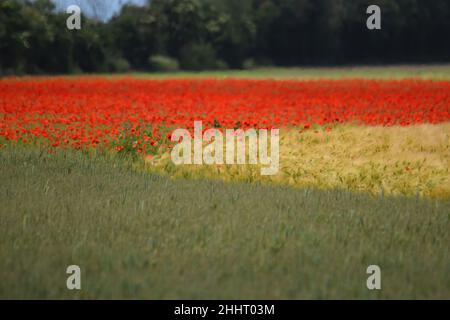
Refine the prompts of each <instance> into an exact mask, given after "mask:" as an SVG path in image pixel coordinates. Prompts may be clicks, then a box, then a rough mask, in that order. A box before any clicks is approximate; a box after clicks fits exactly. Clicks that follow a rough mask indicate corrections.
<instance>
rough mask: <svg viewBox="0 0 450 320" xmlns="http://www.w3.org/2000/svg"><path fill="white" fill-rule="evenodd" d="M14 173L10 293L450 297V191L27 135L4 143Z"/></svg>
mask: <svg viewBox="0 0 450 320" xmlns="http://www.w3.org/2000/svg"><path fill="white" fill-rule="evenodd" d="M312 136H313V135H312V134H311V137H312ZM0 177H1V181H2V183H1V184H0V203H1V205H0V252H1V259H0V298H3V299H5V298H8V299H10V298H32V299H45V298H104V299H109V298H144V299H156V298H162V299H178V298H184V299H191V298H192V299H220V298H228V299H233V298H236V299H289V298H292V299H299V298H319V299H325V298H367V299H377V298H402V299H412V298H437V299H448V298H450V287H449V286H448V284H449V283H450V273H449V270H450V256H449V251H448V243H449V242H450V233H449V232H448V230H449V227H450V214H449V212H450V202H449V201H437V200H421V199H419V198H404V197H396V198H391V197H372V196H370V195H361V194H355V193H351V192H344V191H332V190H329V191H318V190H313V189H308V188H306V189H305V188H304V189H294V188H289V187H284V186H261V185H259V184H245V183H228V184H226V183H222V182H214V181H204V180H203V181H200V180H197V181H194V180H177V181H172V180H170V179H167V178H164V177H161V176H157V175H151V174H148V173H146V172H136V171H134V170H132V168H131V164H130V163H129V162H127V161H123V160H120V159H119V158H117V157H113V158H106V157H104V156H99V155H95V154H94V155H91V156H88V155H86V154H84V153H82V152H75V151H69V150H66V151H64V150H56V152H55V153H54V154H47V153H46V152H40V151H39V150H31V149H24V148H20V147H16V148H11V147H4V148H2V149H0ZM70 264H77V265H79V266H80V267H81V270H82V290H81V291H69V290H67V289H66V276H67V275H66V274H65V270H66V267H67V266H68V265H70ZM371 264H377V265H379V266H380V267H381V270H382V290H381V291H369V290H367V288H366V279H367V274H366V268H367V266H368V265H371Z"/></svg>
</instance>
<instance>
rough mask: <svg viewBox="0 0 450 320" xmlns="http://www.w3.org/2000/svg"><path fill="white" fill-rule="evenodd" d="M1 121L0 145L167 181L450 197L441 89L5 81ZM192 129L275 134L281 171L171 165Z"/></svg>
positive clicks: (446, 96)
mask: <svg viewBox="0 0 450 320" xmlns="http://www.w3.org/2000/svg"><path fill="white" fill-rule="evenodd" d="M0 114H1V115H2V122H1V126H0V139H1V140H0V141H3V142H0V143H1V144H6V143H8V142H11V143H18V144H21V145H22V144H23V145H36V144H37V145H39V146H40V147H43V148H45V149H46V150H47V151H48V152H53V151H54V149H55V148H63V149H67V148H69V149H85V150H86V149H100V150H102V151H105V150H106V151H108V150H109V151H111V152H113V153H119V154H125V155H132V156H133V157H134V158H135V159H138V160H141V161H140V162H139V161H137V165H138V166H139V167H141V169H144V170H150V171H152V172H155V173H160V174H169V175H170V176H172V177H194V178H204V177H208V178H218V179H224V180H238V181H255V180H256V181H269V182H276V183H282V184H289V185H293V186H300V187H303V186H316V187H320V188H328V189H329V188H343V189H348V190H352V191H363V192H371V193H374V194H377V193H381V192H387V193H389V194H403V195H416V194H419V195H425V196H436V197H447V196H449V195H450V180H449V176H450V174H449V172H448V168H449V166H450V162H449V161H450V160H449V157H450V156H449V149H448V148H449V143H448V141H449V139H448V136H449V134H450V129H449V125H448V121H450V82H449V81H435V80H419V79H403V80H370V79H341V80H325V79H320V80H307V81H296V80H268V79H265V80H250V79H222V80H219V79H164V80H161V79H159V80H148V79H147V80H146V79H134V78H119V79H111V78H109V79H108V78H101V77H84V78H83V77H79V78H72V79H68V78H38V79H33V78H31V79H13V78H12V79H5V80H1V81H0ZM198 120H201V121H202V122H203V126H204V130H206V129H207V128H242V129H247V128H267V129H271V128H280V129H281V154H280V159H281V160H280V161H281V166H282V170H281V172H280V173H279V174H277V175H276V176H275V177H271V178H267V177H259V176H258V175H255V174H254V172H255V170H253V169H254V168H252V167H251V166H245V167H239V166H216V167H214V168H211V167H204V166H200V167H199V166H179V167H175V166H173V164H172V163H171V161H170V158H169V157H168V152H169V150H170V148H171V147H172V146H173V143H172V142H171V139H170V138H171V132H172V131H173V130H174V129H176V128H187V129H192V128H193V124H194V121H198ZM419 132H420V134H419V135H418V134H417V133H419ZM374 135H375V136H377V137H376V138H373V136H374ZM424 136H427V137H428V138H427V139H423V137H424ZM414 141H416V143H414ZM418 141H420V142H418ZM358 145H359V146H360V147H359V148H358V147H357V146H358ZM318 147H319V148H318ZM355 147H356V149H355ZM424 150H428V151H426V152H424ZM317 155H319V156H320V157H319V158H317ZM349 160H350V161H349ZM143 162H144V163H143ZM319 169H320V170H319Z"/></svg>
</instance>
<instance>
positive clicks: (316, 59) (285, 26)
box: [0, 0, 450, 74]
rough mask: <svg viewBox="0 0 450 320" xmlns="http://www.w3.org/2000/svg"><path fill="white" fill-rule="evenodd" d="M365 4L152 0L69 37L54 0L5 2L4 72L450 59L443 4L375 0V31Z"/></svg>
mask: <svg viewBox="0 0 450 320" xmlns="http://www.w3.org/2000/svg"><path fill="white" fill-rule="evenodd" d="M370 2H371V1H367V0H354V1H345V0H226V1H224V0H151V1H148V3H147V5H146V6H144V7H137V6H132V5H125V6H124V7H123V8H122V10H121V12H120V14H118V15H116V16H114V17H113V18H112V19H110V20H109V21H106V22H102V21H98V20H95V19H90V18H87V17H86V16H83V17H82V28H81V30H68V29H67V28H66V19H67V18H68V16H69V15H68V14H67V13H65V12H57V11H56V10H55V7H54V5H53V4H52V2H51V1H50V0H34V1H31V0H2V1H1V2H0V72H1V73H3V74H11V73H19V74H20V73H74V72H115V71H127V70H128V69H130V68H131V69H134V70H152V69H155V68H161V67H162V68H164V63H166V62H167V63H170V64H171V67H172V68H173V67H174V66H177V67H178V66H179V67H181V68H183V69H190V70H201V69H215V68H249V67H252V66H255V65H281V66H294V65H331V64H361V63H364V64H371V63H374V64H378V63H411V62H445V61H449V59H450V41H448V35H449V34H450V19H449V18H448V17H449V14H450V2H449V1H448V0H433V1H429V0H379V1H378V3H377V4H378V5H379V6H380V8H381V12H382V14H381V17H382V29H381V30H369V29H368V28H367V27H366V20H367V18H368V14H367V13H366V9H367V7H368V6H369V5H370V4H371V3H370ZM174 61H175V62H174ZM155 63H158V64H163V65H158V66H155Z"/></svg>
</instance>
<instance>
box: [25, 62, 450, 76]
mask: <svg viewBox="0 0 450 320" xmlns="http://www.w3.org/2000/svg"><path fill="white" fill-rule="evenodd" d="M80 75H83V76H86V75H87V74H78V75H76V74H75V75H65V76H63V77H69V78H72V77H79V76H80ZM92 76H93V77H97V76H102V77H104V76H107V77H115V78H117V77H118V78H120V77H135V78H139V79H177V78H189V79H190V78H242V79H281V80H282V79H297V80H317V79H352V78H363V79H405V78H420V79H433V80H450V64H436V65H382V66H347V67H291V68H283V67H259V68H255V69H251V70H218V71H200V72H194V71H177V72H153V73H148V72H129V73H124V74H92ZM23 78H31V79H36V78H39V76H25V77H23Z"/></svg>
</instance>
